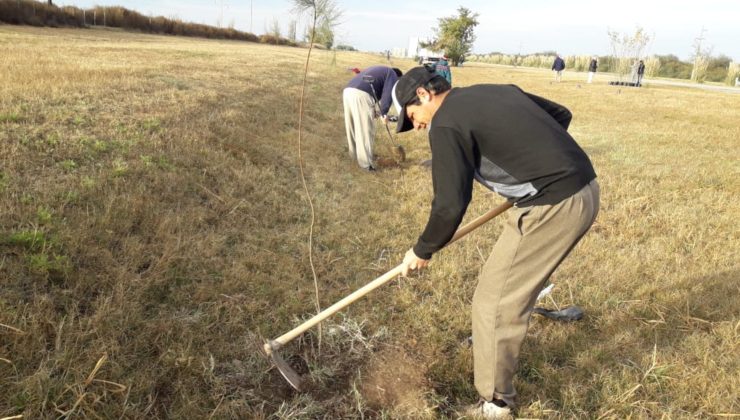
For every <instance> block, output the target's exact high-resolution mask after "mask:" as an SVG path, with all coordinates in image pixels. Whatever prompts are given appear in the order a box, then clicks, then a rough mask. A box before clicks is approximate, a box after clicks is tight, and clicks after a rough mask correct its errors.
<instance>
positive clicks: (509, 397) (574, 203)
mask: <svg viewBox="0 0 740 420" xmlns="http://www.w3.org/2000/svg"><path fill="white" fill-rule="evenodd" d="M558 58H559V57H558ZM559 59H560V58H559ZM559 63H560V64H558V65H557V66H555V65H553V70H556V68H557V70H556V71H558V72H562V71H563V69H564V68H565V64H564V62H562V59H560V61H559ZM595 69H596V67H594V68H593V70H594V72H595ZM357 70H358V72H357V74H356V75H355V76H354V77H353V78H352V79H351V80H350V81H349V83H348V84H347V87H346V88H345V89H344V92H343V101H344V121H345V128H346V133H347V141H348V146H349V151H350V155H351V157H352V158H353V159H356V160H357V163H358V164H359V165H360V167H362V168H363V169H365V170H368V171H375V166H374V165H375V162H374V156H373V150H372V143H373V135H374V130H375V126H374V121H375V119H376V116H379V118H380V119H381V120H382V121H383V123H384V124H387V123H388V121H391V119H390V117H389V116H388V114H389V112H390V110H391V104H393V105H394V107H395V110H396V112H397V114H398V118H397V125H396V130H395V131H396V133H402V132H406V131H409V130H412V129H415V130H417V131H420V130H425V131H427V132H428V137H429V145H430V149H431V153H432V156H433V159H432V164H431V178H432V184H433V186H434V198H433V200H432V201H431V209H430V211H429V218H428V220H427V223H426V226H425V228H424V230H423V231H422V232H421V235H420V236H419V237H418V240H417V241H416V244H415V245H414V246H413V247H412V248H410V249H409V250H408V251H407V252H406V253H405V255H404V257H403V262H402V264H401V265H402V273H403V275H404V276H406V275H407V274H408V273H409V272H410V271H414V270H421V269H423V268H425V267H426V266H428V265H429V263H430V261H431V258H432V255H433V254H435V253H436V252H438V251H439V250H441V249H442V248H443V247H444V246H445V245H446V244H447V243H448V242H449V241H450V239H451V238H452V237H453V234H454V233H455V231H456V230H457V229H458V227H459V225H460V223H461V221H462V220H463V217H464V216H465V214H466V210H467V208H468V205H469V204H470V202H471V200H472V197H473V189H474V188H473V184H474V181H477V182H479V183H480V184H482V185H483V186H484V187H485V188H487V189H489V190H491V191H493V192H495V193H498V194H499V195H501V196H503V197H504V198H505V199H506V200H507V201H509V202H510V203H512V205H513V209H512V210H510V211H509V218H508V220H507V221H506V222H505V223H504V228H503V232H502V233H501V235H500V237H499V239H498V241H497V242H496V244H495V245H494V246H493V251H492V253H491V256H490V257H489V259H488V261H487V262H486V263H485V264H484V266H483V269H482V270H481V271H480V275H479V277H478V285H477V287H476V290H475V293H474V295H473V298H472V333H473V339H472V346H473V373H474V385H475V388H476V390H477V391H478V394H479V396H480V401H479V402H478V403H477V404H474V405H472V406H470V407H469V408H468V409H467V410H466V412H465V415H467V416H471V417H474V418H486V419H502V418H511V416H512V414H513V410H514V408H515V399H516V390H515V389H514V382H513V378H514V374H515V373H516V370H517V365H518V360H519V353H520V350H521V346H522V342H523V341H524V338H525V336H526V333H527V328H528V324H529V319H530V317H531V314H532V311H533V309H534V305H535V302H536V300H537V296H538V294H539V292H540V291H541V290H542V289H543V287H544V285H545V284H546V282H547V281H548V279H549V277H550V275H551V274H552V273H553V272H554V271H555V269H556V268H557V267H558V266H559V265H560V263H561V262H562V261H563V260H564V259H565V257H566V256H567V255H568V254H569V253H570V252H571V250H572V249H573V248H574V247H575V245H576V244H577V243H578V242H579V241H580V239H581V238H582V237H583V236H584V235H585V234H586V232H587V231H588V230H589V228H590V227H591V225H592V224H593V223H594V220H595V219H596V215H597V213H598V211H599V185H598V183H597V181H596V172H595V171H594V168H593V166H592V164H591V161H590V159H589V157H588V155H587V154H586V153H585V152H584V150H583V149H582V148H581V147H580V146H579V145H578V144H577V143H576V141H575V140H574V139H573V137H572V136H571V135H570V134H569V133H568V126H569V125H570V121H571V118H572V115H571V112H570V111H569V110H568V109H567V108H565V107H564V106H562V105H560V104H557V103H555V102H552V101H550V100H548V99H545V98H542V97H539V96H537V95H533V94H531V93H528V92H525V91H524V90H522V89H520V88H519V87H517V86H514V85H510V84H505V85H504V84H502V85H494V84H480V85H474V86H466V87H456V88H452V84H451V81H452V76H451V73H450V70H449V62H448V61H447V60H446V59H443V60H440V61H439V62H437V63H436V65H429V66H418V67H414V68H412V69H411V70H409V71H408V72H406V73H403V72H402V71H401V70H399V69H397V68H393V67H387V66H380V65H379V66H372V67H368V68H366V69H364V70H359V69H357ZM559 77H560V74H558V80H559ZM376 107H377V109H376ZM480 199H483V200H485V199H487V198H485V197H481V198H480Z"/></svg>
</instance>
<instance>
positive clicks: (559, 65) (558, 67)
mask: <svg viewBox="0 0 740 420" xmlns="http://www.w3.org/2000/svg"><path fill="white" fill-rule="evenodd" d="M552 70H554V71H555V81H556V82H558V83H560V79H561V78H562V77H563V70H565V61H563V59H562V58H560V55H559V54H555V61H553V62H552Z"/></svg>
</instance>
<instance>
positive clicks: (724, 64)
mask: <svg viewBox="0 0 740 420" xmlns="http://www.w3.org/2000/svg"><path fill="white" fill-rule="evenodd" d="M562 58H563V60H565V66H566V68H568V69H571V70H574V71H588V64H589V63H590V62H591V58H592V56H589V55H571V56H564V57H562ZM467 59H468V60H469V61H478V62H481V63H490V64H501V65H507V66H523V67H537V68H546V69H549V68H550V67H551V66H552V62H553V60H554V59H555V53H554V52H551V51H546V52H541V53H535V54H527V55H519V54H503V53H500V52H493V53H490V54H476V55H471V56H469V57H468V58H467ZM597 60H598V63H599V72H607V73H617V74H618V73H619V72H618V66H619V61H618V60H616V59H615V58H614V57H612V56H608V55H605V56H599V57H597ZM633 60H634V59H633ZM643 61H644V63H645V75H646V76H647V77H666V78H671V79H686V80H690V79H691V75H692V71H693V69H694V66H693V64H692V63H689V62H685V61H681V60H680V59H679V58H678V57H676V56H675V55H652V56H648V57H645V58H643ZM625 63H626V65H627V66H626V68H625V69H623V70H622V71H623V72H624V74H625V75H626V74H629V73H631V71H632V67H633V66H634V61H625ZM739 68H740V64H739V63H734V62H732V60H731V59H730V58H729V57H726V56H719V57H710V58H709V59H708V60H707V67H706V69H705V70H704V75H705V76H704V80H706V81H709V82H720V83H721V82H727V83H728V84H734V82H735V77H738V76H740V74H739Z"/></svg>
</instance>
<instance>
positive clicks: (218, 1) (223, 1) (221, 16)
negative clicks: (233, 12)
mask: <svg viewBox="0 0 740 420" xmlns="http://www.w3.org/2000/svg"><path fill="white" fill-rule="evenodd" d="M216 6H218V8H219V9H218V21H216V26H217V27H219V28H221V27H222V26H223V24H224V8H225V7H228V4H227V3H226V0H216Z"/></svg>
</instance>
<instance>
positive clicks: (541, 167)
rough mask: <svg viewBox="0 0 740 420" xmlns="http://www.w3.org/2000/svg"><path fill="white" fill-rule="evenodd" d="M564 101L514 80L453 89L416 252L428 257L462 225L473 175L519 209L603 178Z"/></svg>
mask: <svg viewBox="0 0 740 420" xmlns="http://www.w3.org/2000/svg"><path fill="white" fill-rule="evenodd" d="M571 117H572V115H571V113H570V111H568V109H566V108H565V107H563V106H561V105H559V104H557V103H555V102H552V101H549V100H547V99H544V98H541V97H539V96H536V95H532V94H529V93H526V92H524V91H523V90H521V89H520V88H519V87H517V86H514V85H476V86H470V87H465V88H455V89H452V90H451V91H450V92H449V93H448V94H447V96H446V98H445V100H444V102H442V105H441V106H440V108H439V109H438V110H437V112H436V113H435V114H434V117H433V118H432V122H431V128H430V129H429V143H430V147H431V149H432V182H433V185H434V200H433V201H432V209H431V212H430V214H429V220H428V222H427V225H426V228H425V229H424V232H423V233H422V235H421V236H420V237H419V240H418V241H417V243H416V245H415V246H414V253H416V255H417V256H418V257H420V258H424V259H429V258H431V256H432V254H433V253H435V252H436V251H438V250H439V249H441V248H442V247H443V246H444V245H445V244H446V243H447V242H448V241H449V240H450V239H451V238H452V235H453V234H454V233H455V231H456V230H457V227H458V226H459V225H460V222H461V221H462V218H463V216H464V215H465V211H466V209H467V207H468V204H469V203H470V200H471V197H472V193H473V180H474V179H475V180H478V181H479V182H481V183H482V184H483V185H484V186H486V187H487V188H489V189H491V190H493V191H496V192H497V193H499V194H501V195H502V196H504V197H506V198H508V199H509V200H511V201H514V202H515V204H516V205H517V206H518V207H526V206H535V205H543V204H556V203H558V202H560V201H562V200H564V199H565V198H568V197H570V196H571V195H573V194H575V193H576V192H578V191H579V190H580V189H581V188H583V187H584V186H585V185H586V184H588V183H589V182H591V180H593V179H594V178H596V173H595V172H594V169H593V167H592V166H591V161H590V160H589V158H588V156H587V155H586V153H585V152H584V151H583V150H582V149H581V148H580V147H579V146H578V144H576V142H575V140H574V139H573V137H571V136H570V134H568V132H567V129H568V125H569V124H570V120H571Z"/></svg>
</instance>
